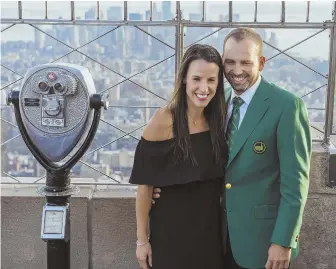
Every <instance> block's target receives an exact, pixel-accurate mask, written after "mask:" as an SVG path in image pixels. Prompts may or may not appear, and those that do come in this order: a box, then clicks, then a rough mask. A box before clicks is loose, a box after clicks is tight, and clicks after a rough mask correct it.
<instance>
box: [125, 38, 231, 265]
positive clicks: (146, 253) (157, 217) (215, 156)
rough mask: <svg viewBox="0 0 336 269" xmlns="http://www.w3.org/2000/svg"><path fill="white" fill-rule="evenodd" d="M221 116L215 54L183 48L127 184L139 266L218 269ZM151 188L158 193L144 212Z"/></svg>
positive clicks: (196, 47)
mask: <svg viewBox="0 0 336 269" xmlns="http://www.w3.org/2000/svg"><path fill="white" fill-rule="evenodd" d="M225 111H226V110H225V100H224V86H223V65H222V59H221V57H220V55H219V53H218V52H217V50H216V49H215V48H213V47H211V46H208V45H200V44H196V45H192V46H190V47H189V48H188V50H187V51H186V52H185V54H184V56H183V59H182V63H181V67H180V70H179V74H178V78H177V83H176V87H175V90H174V94H173V98H172V100H171V102H170V103H169V104H168V105H167V106H166V107H163V108H161V109H159V110H158V111H157V112H156V113H155V114H154V115H153V117H152V118H151V120H150V121H149V123H148V125H147V126H146V128H145V130H144V133H143V136H142V137H141V140H140V141H139V143H138V145H137V149H136V153H135V159H134V166H133V170H132V175H131V178H130V183H133V184H138V185H139V186H138V191H137V198H136V217H137V238H138V241H137V250H136V255H137V259H138V261H139V263H140V266H141V267H142V268H146V269H147V268H149V266H150V267H152V268H154V269H166V268H167V269H188V268H192V269H204V268H211V269H217V268H218V269H223V260H222V259H223V257H222V253H223V251H222V247H223V246H222V241H221V234H220V231H221V228H220V210H221V209H220V202H219V201H220V192H221V180H222V178H223V176H224V167H225V164H226V161H227V157H226V156H227V148H226V142H225V131H224V122H225V120H224V119H225ZM153 186H156V187H160V188H161V190H162V195H161V198H160V199H159V200H158V201H157V202H156V203H155V206H153V208H151V200H152V193H153ZM148 222H149V230H150V231H148Z"/></svg>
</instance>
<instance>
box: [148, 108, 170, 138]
mask: <svg viewBox="0 0 336 269" xmlns="http://www.w3.org/2000/svg"><path fill="white" fill-rule="evenodd" d="M172 126H173V118H172V115H171V112H170V110H169V108H168V107H167V106H165V107H162V108H160V109H159V110H157V111H156V112H155V113H154V115H153V116H152V118H151V119H150V120H149V122H148V124H147V125H146V127H145V129H144V132H143V138H145V139H146V140H149V141H162V140H167V139H170V138H172V133H173V132H172V130H173V129H172Z"/></svg>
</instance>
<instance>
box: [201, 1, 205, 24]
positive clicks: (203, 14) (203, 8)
mask: <svg viewBox="0 0 336 269" xmlns="http://www.w3.org/2000/svg"><path fill="white" fill-rule="evenodd" d="M204 19H205V1H202V21H204Z"/></svg>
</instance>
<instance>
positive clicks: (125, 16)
mask: <svg viewBox="0 0 336 269" xmlns="http://www.w3.org/2000/svg"><path fill="white" fill-rule="evenodd" d="M124 21H127V1H124Z"/></svg>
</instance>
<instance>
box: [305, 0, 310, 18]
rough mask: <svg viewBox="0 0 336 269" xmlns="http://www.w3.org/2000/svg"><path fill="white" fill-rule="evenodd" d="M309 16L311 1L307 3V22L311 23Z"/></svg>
mask: <svg viewBox="0 0 336 269" xmlns="http://www.w3.org/2000/svg"><path fill="white" fill-rule="evenodd" d="M309 15H310V1H307V17H306V22H309Z"/></svg>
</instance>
